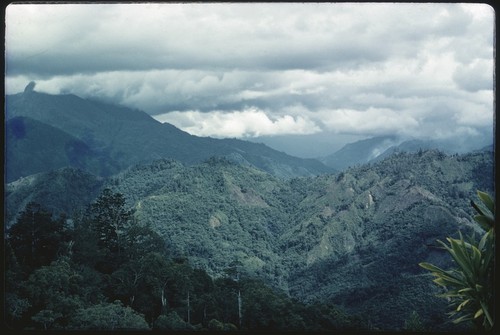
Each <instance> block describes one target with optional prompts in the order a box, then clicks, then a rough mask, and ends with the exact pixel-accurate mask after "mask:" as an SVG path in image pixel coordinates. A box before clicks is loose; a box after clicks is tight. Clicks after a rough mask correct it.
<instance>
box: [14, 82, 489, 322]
mask: <svg viewBox="0 0 500 335" xmlns="http://www.w3.org/2000/svg"><path fill="white" fill-rule="evenodd" d="M6 102H7V104H6V107H7V121H6V142H7V143H6V144H7V160H6V172H7V182H8V183H7V184H6V185H5V208H6V217H5V222H6V225H7V227H9V226H11V225H12V224H13V223H14V222H15V221H16V216H17V215H18V213H19V212H20V211H22V210H23V209H24V208H25V206H26V205H27V204H28V203H29V202H36V203H39V204H41V205H42V206H43V207H44V208H47V209H48V210H50V211H51V212H52V213H53V214H54V215H61V214H64V215H66V218H67V223H68V224H71V223H72V218H74V217H77V216H78V213H79V212H80V211H82V210H85V208H86V206H88V205H89V204H90V203H92V202H93V201H94V200H95V199H96V197H97V196H98V195H99V194H100V193H101V192H102V191H103V190H104V189H106V188H109V189H111V190H113V191H114V192H117V193H120V194H122V195H123V196H124V197H125V199H126V206H127V207H128V208H130V209H131V210H132V211H133V216H134V220H135V221H136V222H138V223H140V224H142V225H146V226H148V227H151V229H153V230H154V231H155V232H156V233H158V234H159V236H161V238H162V239H163V240H164V241H165V244H166V246H167V249H168V251H169V253H170V254H171V255H172V256H174V257H179V258H185V259H188V260H189V262H190V263H191V264H192V265H193V266H195V267H197V268H202V269H204V270H206V271H207V272H208V273H209V274H210V275H211V276H212V277H214V278H217V277H220V276H222V275H223V274H224V272H225V271H226V270H227V268H228V267H230V265H231V264H235V262H236V263H238V264H241V268H242V270H241V275H242V276H245V277H249V278H252V277H258V278H261V279H263V280H265V282H266V283H267V284H269V285H271V286H272V287H273V288H274V289H275V290H277V291H280V292H284V293H285V294H287V295H288V296H290V297H292V298H294V299H298V300H300V301H303V302H320V303H324V304H335V305H338V306H341V307H342V308H344V309H346V310H347V311H349V312H350V313H352V314H359V315H363V317H366V319H367V320H368V321H369V322H370V323H371V325H372V326H373V327H374V328H375V329H381V330H399V329H402V328H403V327H404V324H405V321H406V320H408V318H409V317H410V316H411V315H412V313H417V314H418V315H419V317H420V318H421V320H422V322H423V324H424V325H425V326H426V327H427V328H428V329H434V330H450V329H451V330H453V329H455V328H453V325H450V324H449V321H448V320H447V319H446V311H447V307H446V301H445V300H444V299H440V298H438V297H436V294H437V293H439V292H440V290H439V289H438V288H437V286H436V285H435V284H434V283H433V282H432V278H431V277H430V275H429V274H428V273H425V271H424V270H423V269H421V268H419V267H418V263H419V262H422V261H426V262H430V263H433V264H436V265H438V266H442V267H445V268H446V267H451V266H452V265H453V264H452V262H451V260H450V259H449V258H448V257H447V255H446V253H445V251H443V250H442V249H440V248H438V247H437V243H436V240H437V239H441V240H443V239H445V238H446V236H456V235H457V233H458V231H463V232H464V233H467V234H469V233H473V232H474V231H476V230H477V227H476V226H475V225H474V224H473V219H472V216H473V210H472V208H471V207H470V199H471V198H473V197H474V196H475V192H476V190H478V189H479V190H482V191H485V192H488V193H493V191H494V175H493V173H494V168H493V154H492V151H491V150H482V151H477V152H471V153H464V154H452V155H449V154H446V153H444V152H442V151H439V150H434V149H425V148H421V147H419V145H416V146H414V148H419V149H416V150H413V149H412V148H413V147H411V142H407V143H406V144H403V143H398V140H397V139H395V138H385V137H382V138H375V139H370V140H364V141H361V142H357V143H354V144H352V145H349V146H346V147H345V148H344V149H341V150H339V151H338V152H337V153H336V159H337V160H342V163H343V164H338V161H337V163H335V159H333V158H332V157H330V158H329V159H327V160H325V161H324V164H323V163H321V162H319V161H317V160H312V159H307V160H306V159H300V158H295V157H292V156H289V155H286V154H284V153H282V152H278V151H276V150H273V149H271V148H269V147H267V146H265V145H263V144H255V143H250V142H245V141H240V140H235V139H226V140H220V139H212V138H202V137H196V136H191V135H189V134H187V133H185V132H183V131H181V130H179V129H177V128H175V127H174V126H172V125H169V124H161V123H159V122H157V121H155V120H154V119H152V118H151V117H150V116H149V115H147V114H145V113H143V112H140V111H137V110H132V109H129V108H125V107H120V106H113V105H108V104H104V103H101V102H96V101H92V100H87V99H81V98H79V97H77V96H74V95H48V94H42V93H38V92H35V91H33V90H26V91H25V92H23V93H19V94H16V95H12V96H7V101H6ZM405 146H406V147H407V148H409V150H408V151H411V152H406V151H398V150H395V148H398V147H399V148H404V147H405ZM391 148H392V149H391ZM375 149H377V150H375ZM382 149H383V150H382ZM326 164H329V165H330V167H328V166H326ZM332 165H333V167H332ZM335 169H338V170H341V171H337V172H335Z"/></svg>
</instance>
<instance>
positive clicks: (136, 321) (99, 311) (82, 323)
mask: <svg viewBox="0 0 500 335" xmlns="http://www.w3.org/2000/svg"><path fill="white" fill-rule="evenodd" d="M69 328H70V329H79V330H120V329H121V330H132V329H139V330H148V329H149V326H148V324H147V323H146V321H145V320H144V317H143V316H142V315H141V314H138V313H137V312H135V311H134V310H133V309H132V308H130V307H124V306H123V305H122V303H121V302H120V301H115V302H114V303H112V304H110V303H100V304H98V305H94V306H91V307H88V308H81V309H79V310H78V311H77V312H76V313H75V315H74V316H73V317H72V318H71V320H70V322H69Z"/></svg>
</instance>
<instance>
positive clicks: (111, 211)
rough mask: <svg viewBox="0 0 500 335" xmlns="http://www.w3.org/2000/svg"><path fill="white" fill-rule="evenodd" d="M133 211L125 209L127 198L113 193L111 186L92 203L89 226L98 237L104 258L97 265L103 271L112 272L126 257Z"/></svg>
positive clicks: (98, 245) (98, 244) (98, 243)
mask: <svg viewBox="0 0 500 335" xmlns="http://www.w3.org/2000/svg"><path fill="white" fill-rule="evenodd" d="M131 219H132V212H131V211H130V210H126V209H125V198H124V197H123V195H122V194H121V193H113V191H111V190H110V189H109V188H106V189H104V190H103V191H102V193H101V195H100V196H99V197H98V198H97V200H96V201H95V202H94V203H93V204H91V205H90V213H89V215H88V218H87V220H89V222H88V224H89V226H90V227H89V228H90V230H91V231H92V232H93V233H94V234H95V237H96V238H97V247H98V248H99V249H100V251H101V252H102V254H103V259H102V261H101V262H99V263H98V264H97V265H96V266H97V267H98V268H99V270H100V271H102V272H103V273H112V272H113V271H114V270H116V269H117V268H118V267H119V266H120V264H122V263H123V262H124V261H125V259H126V257H125V254H124V250H125V248H126V244H127V243H126V242H127V241H126V239H125V234H126V232H127V229H128V228H130V225H131Z"/></svg>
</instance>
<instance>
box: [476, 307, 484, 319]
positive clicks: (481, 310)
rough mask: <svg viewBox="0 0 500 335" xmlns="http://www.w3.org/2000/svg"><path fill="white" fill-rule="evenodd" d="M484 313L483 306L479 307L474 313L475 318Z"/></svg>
mask: <svg viewBox="0 0 500 335" xmlns="http://www.w3.org/2000/svg"><path fill="white" fill-rule="evenodd" d="M483 314H484V311H483V309H482V308H480V309H478V310H477V312H476V314H474V319H477V318H478V317H480V316H481V315H483Z"/></svg>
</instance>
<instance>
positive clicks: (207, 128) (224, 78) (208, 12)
mask: <svg viewBox="0 0 500 335" xmlns="http://www.w3.org/2000/svg"><path fill="white" fill-rule="evenodd" d="M494 22H495V13H494V10H493V8H491V7H490V6H488V5H486V4H453V3H441V4H433V3H411V4H406V3H392V4H391V3H387V4H381V3H371V4H369V3H260V4H255V3H212V4H200V3H177V4H164V3H129V4H95V3H94V4H10V5H9V6H8V7H7V8H6V30H5V33H6V36H5V38H6V40H5V41H6V49H5V51H6V52H5V57H6V58H5V59H6V74H5V89H6V94H13V93H18V92H22V91H23V89H24V87H25V86H26V85H27V83H29V82H30V81H32V80H33V81H36V83H37V85H36V90H37V91H40V92H46V93H50V94H60V93H73V94H76V95H78V96H81V97H84V98H87V97H88V98H97V99H101V100H104V101H108V102H113V103H118V104H122V105H125V106H129V107H132V108H138V109H140V110H143V111H145V112H147V113H149V114H151V115H153V116H154V117H155V118H156V119H157V120H159V121H162V122H169V123H172V124H174V125H175V126H177V127H179V128H181V129H183V130H185V131H187V132H189V133H191V134H194V135H198V136H212V137H219V138H223V137H236V138H243V139H249V140H254V141H259V140H262V141H268V142H274V143H275V144H276V145H278V146H280V145H279V143H281V149H283V150H284V151H286V150H285V149H284V148H287V147H288V149H289V150H292V148H291V147H292V146H293V145H295V146H296V147H297V148H298V147H299V143H301V144H302V147H303V148H302V149H300V150H302V151H303V152H302V156H306V155H307V154H308V151H309V155H310V156H314V155H319V152H320V151H322V150H323V151H325V150H327V148H328V150H330V153H331V152H333V151H334V149H338V148H339V147H340V146H341V145H342V144H345V143H346V142H350V141H352V140H356V139H361V138H368V137H372V136H383V135H395V136H400V137H402V138H419V139H441V140H457V141H459V140H460V141H477V142H478V143H483V142H484V143H490V142H492V139H493V120H494V119H493V115H494V85H493V74H494V46H495V43H494V25H495V23H494ZM286 143H288V145H287V144H286ZM294 143H295V144H294ZM297 150H299V149H297ZM292 151H293V150H292ZM317 152H318V153H317Z"/></svg>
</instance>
